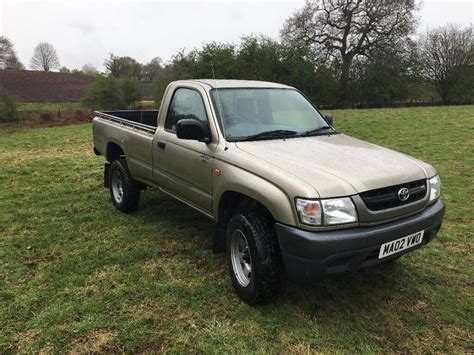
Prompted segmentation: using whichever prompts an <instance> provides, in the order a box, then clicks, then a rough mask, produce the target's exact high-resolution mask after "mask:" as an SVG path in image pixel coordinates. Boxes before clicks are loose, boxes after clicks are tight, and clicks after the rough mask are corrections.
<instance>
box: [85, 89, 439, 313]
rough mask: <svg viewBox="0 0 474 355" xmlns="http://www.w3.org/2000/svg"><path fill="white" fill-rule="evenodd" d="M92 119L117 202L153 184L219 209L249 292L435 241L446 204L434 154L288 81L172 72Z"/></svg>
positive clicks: (260, 294) (131, 203)
mask: <svg viewBox="0 0 474 355" xmlns="http://www.w3.org/2000/svg"><path fill="white" fill-rule="evenodd" d="M407 124H410V122H407ZM92 127H93V135H94V152H95V153H96V154H97V155H103V156H104V157H105V159H106V161H107V162H106V163H105V169H104V185H105V186H106V187H108V188H109V189H110V196H111V198H112V202H113V204H114V205H115V207H116V208H118V209H119V210H121V211H123V212H131V211H135V210H136V209H137V207H138V204H139V199H140V193H141V191H142V190H143V189H144V188H146V187H156V188H159V189H160V190H161V191H163V192H164V193H167V194H169V195H171V196H173V197H174V198H176V199H177V200H179V201H181V202H183V203H185V204H187V205H189V206H190V207H192V208H194V209H196V210H198V211H199V212H201V213H202V214H204V215H205V216H207V217H209V218H211V219H212V220H214V221H215V222H216V234H215V237H214V239H215V240H214V249H215V250H216V251H220V250H222V251H223V250H225V251H226V256H227V257H226V258H227V262H228V266H229V274H230V277H231V280H232V283H233V286H234V288H235V290H236V292H237V294H238V295H239V296H240V297H241V298H242V299H243V300H244V301H246V302H248V303H249V304H258V303H262V302H265V301H266V300H268V299H269V298H270V297H272V296H273V295H274V294H276V293H277V292H278V290H279V288H280V280H281V277H282V275H283V273H286V274H287V275H288V276H289V277H290V278H292V279H298V280H310V279H314V278H316V277H318V276H321V275H325V274H334V273H342V272H348V271H352V270H358V269H361V268H365V267H370V266H374V265H377V264H380V263H383V262H387V261H392V260H395V259H397V258H398V257H400V256H401V255H403V254H406V253H408V252H411V251H413V250H415V249H418V248H420V247H422V246H424V245H425V244H427V243H428V242H430V241H431V240H432V239H433V238H434V236H435V235H436V234H437V233H438V231H439V229H440V227H441V222H442V219H443V216H444V211H445V206H444V203H443V202H442V201H441V200H440V199H439V196H440V190H441V184H440V179H439V177H438V175H437V174H436V171H435V169H434V168H433V167H432V166H431V165H429V164H426V163H424V162H422V161H420V160H417V159H414V158H412V157H409V156H407V155H404V154H401V153H398V152H395V151H393V150H390V149H387V148H383V147H380V146H377V145H374V144H370V143H367V142H364V141H361V140H359V139H356V138H352V137H350V136H347V135H345V134H343V133H341V132H338V131H337V130H335V129H334V127H333V119H332V116H330V115H326V116H323V115H322V114H321V113H320V112H319V111H318V109H317V108H316V107H315V106H314V105H313V104H312V103H311V102H310V101H309V100H308V99H307V98H306V97H305V96H304V94H303V93H301V92H300V91H298V90H297V89H295V88H292V87H289V86H285V85H280V84H275V83H268V82H258V81H241V80H185V81H176V82H173V83H171V84H170V85H169V86H168V88H167V89H166V92H165V94H164V97H163V100H162V103H161V107H160V110H159V111H102V112H96V117H95V118H94V120H93V125H92ZM394 134H396V132H395V133H394Z"/></svg>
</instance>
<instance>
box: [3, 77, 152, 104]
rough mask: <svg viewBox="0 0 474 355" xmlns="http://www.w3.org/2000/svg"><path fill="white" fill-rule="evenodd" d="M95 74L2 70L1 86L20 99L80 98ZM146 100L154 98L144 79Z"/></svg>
mask: <svg viewBox="0 0 474 355" xmlns="http://www.w3.org/2000/svg"><path fill="white" fill-rule="evenodd" d="M93 82H94V77H92V76H87V75H79V74H64V73H53V72H44V71H33V70H0V86H3V87H4V88H5V89H7V90H8V91H9V92H10V93H11V94H12V95H13V96H15V98H16V99H17V100H18V101H19V102H78V101H81V100H82V98H83V97H84V96H85V95H86V93H87V89H88V88H89V86H90V85H91V84H92V83H93ZM140 86H141V90H142V94H143V99H144V100H150V99H152V87H151V84H147V83H141V85H140Z"/></svg>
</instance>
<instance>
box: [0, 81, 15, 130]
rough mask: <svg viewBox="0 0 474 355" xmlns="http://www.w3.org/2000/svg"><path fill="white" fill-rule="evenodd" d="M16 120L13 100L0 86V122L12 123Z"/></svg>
mask: <svg viewBox="0 0 474 355" xmlns="http://www.w3.org/2000/svg"><path fill="white" fill-rule="evenodd" d="M17 118H18V110H17V104H16V100H15V98H14V97H13V96H12V95H10V93H9V92H8V91H7V90H6V89H4V88H3V87H1V86H0V122H12V121H16V120H17Z"/></svg>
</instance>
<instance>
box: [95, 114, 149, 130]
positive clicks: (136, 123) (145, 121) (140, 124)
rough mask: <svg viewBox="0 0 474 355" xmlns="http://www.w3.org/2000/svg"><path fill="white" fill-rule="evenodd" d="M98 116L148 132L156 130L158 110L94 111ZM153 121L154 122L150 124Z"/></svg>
mask: <svg viewBox="0 0 474 355" xmlns="http://www.w3.org/2000/svg"><path fill="white" fill-rule="evenodd" d="M94 114H95V115H96V116H97V117H100V118H104V119H106V120H109V121H112V122H116V123H119V124H122V125H124V126H128V127H132V128H135V129H138V130H141V131H145V132H147V133H152V134H154V133H155V132H156V125H157V118H158V110H150V111H94ZM149 123H152V124H149Z"/></svg>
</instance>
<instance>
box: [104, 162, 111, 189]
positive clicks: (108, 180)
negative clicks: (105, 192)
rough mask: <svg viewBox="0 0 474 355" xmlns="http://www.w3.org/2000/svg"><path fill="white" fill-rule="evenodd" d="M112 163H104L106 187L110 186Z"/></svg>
mask: <svg viewBox="0 0 474 355" xmlns="http://www.w3.org/2000/svg"><path fill="white" fill-rule="evenodd" d="M109 175H110V163H108V162H107V163H105V164H104V187H106V188H109V187H110V177H109Z"/></svg>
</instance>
